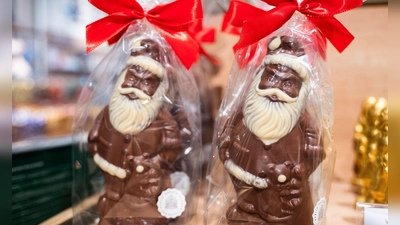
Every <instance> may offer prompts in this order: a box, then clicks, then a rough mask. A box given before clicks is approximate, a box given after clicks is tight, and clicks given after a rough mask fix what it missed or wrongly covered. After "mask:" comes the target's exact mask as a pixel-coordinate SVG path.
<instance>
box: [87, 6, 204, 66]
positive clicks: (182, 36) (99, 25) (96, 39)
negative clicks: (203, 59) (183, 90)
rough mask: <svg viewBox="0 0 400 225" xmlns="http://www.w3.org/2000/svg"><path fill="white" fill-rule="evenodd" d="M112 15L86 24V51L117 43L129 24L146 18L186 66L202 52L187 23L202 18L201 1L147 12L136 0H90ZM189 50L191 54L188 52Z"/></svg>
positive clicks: (159, 7)
mask: <svg viewBox="0 0 400 225" xmlns="http://www.w3.org/2000/svg"><path fill="white" fill-rule="evenodd" d="M89 2H90V3H91V4H92V5H94V6H96V7H97V8H98V9H100V10H102V11H104V12H106V13H108V14H109V15H108V16H106V17H104V18H102V19H99V20H97V21H95V22H93V23H91V24H89V25H87V26H86V52H87V53H88V52H90V51H92V50H93V49H95V48H96V47H98V46H99V45H101V44H102V43H104V42H106V41H108V43H109V44H113V43H115V42H117V41H118V40H119V39H120V38H121V36H122V35H123V34H124V33H125V31H126V29H128V26H129V25H130V24H131V23H132V22H134V21H136V20H140V19H144V18H146V19H147V21H149V22H150V23H151V24H152V25H153V26H154V27H155V28H156V29H157V30H158V31H159V32H160V34H161V35H162V36H163V37H164V38H165V40H166V41H167V42H168V43H169V45H170V46H171V48H172V50H174V52H175V54H176V55H177V56H178V57H179V59H180V60H181V62H182V63H183V65H185V67H186V68H188V69H189V68H190V66H191V65H192V63H193V62H194V61H196V59H197V57H198V54H199V46H198V44H197V43H196V41H195V40H194V39H193V38H192V37H191V36H190V35H189V34H188V33H187V32H186V31H187V28H188V26H189V25H190V24H191V23H193V22H196V21H198V20H200V19H202V18H203V11H202V7H201V1H200V0H177V1H174V2H172V3H170V4H164V5H159V6H156V7H154V8H153V9H151V10H149V11H147V12H146V11H144V9H143V8H142V7H141V6H140V4H139V3H137V2H136V0H111V1H110V0H89ZM188 53H190V54H188Z"/></svg>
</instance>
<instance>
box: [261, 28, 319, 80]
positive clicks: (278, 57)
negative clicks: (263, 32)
mask: <svg viewBox="0 0 400 225" xmlns="http://www.w3.org/2000/svg"><path fill="white" fill-rule="evenodd" d="M264 64H266V65H267V64H280V65H283V66H286V67H288V68H291V69H293V70H294V71H295V72H296V73H297V74H298V75H299V76H300V78H301V79H302V80H303V82H307V81H308V79H309V77H310V73H311V65H310V62H309V60H308V57H307V55H306V54H305V52H304V48H303V47H302V44H301V43H300V41H299V40H298V39H297V38H296V37H293V36H286V35H284V36H275V37H272V38H271V40H270V41H269V43H268V52H267V55H266V56H265V57H264Z"/></svg>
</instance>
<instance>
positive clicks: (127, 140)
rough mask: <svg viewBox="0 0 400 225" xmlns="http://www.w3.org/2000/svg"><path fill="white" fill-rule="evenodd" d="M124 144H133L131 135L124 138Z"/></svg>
mask: <svg viewBox="0 0 400 225" xmlns="http://www.w3.org/2000/svg"><path fill="white" fill-rule="evenodd" d="M124 142H125V143H126V144H128V143H129V142H131V136H130V135H125V137H124Z"/></svg>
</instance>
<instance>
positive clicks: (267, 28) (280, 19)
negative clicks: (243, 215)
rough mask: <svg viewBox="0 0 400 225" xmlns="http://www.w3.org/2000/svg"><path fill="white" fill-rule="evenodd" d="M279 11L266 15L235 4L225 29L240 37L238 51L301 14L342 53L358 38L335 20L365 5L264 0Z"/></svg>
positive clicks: (351, 0)
mask: <svg viewBox="0 0 400 225" xmlns="http://www.w3.org/2000/svg"><path fill="white" fill-rule="evenodd" d="M262 1H263V2H265V3H267V4H268V5H271V6H275V8H273V9H271V10H269V11H264V10H262V9H259V8H256V7H255V6H252V5H250V4H247V3H245V2H241V1H238V0H232V1H231V4H230V7H229V9H228V12H227V13H226V15H225V18H224V21H223V25H222V29H223V30H224V31H226V32H231V33H236V34H238V33H240V34H241V35H240V38H239V41H238V43H236V45H235V46H234V51H235V52H236V51H237V50H239V49H241V48H244V47H247V46H251V45H252V44H254V43H256V42H258V41H259V40H261V39H263V38H264V37H266V36H268V35H269V34H271V33H272V32H274V31H275V30H277V29H279V28H280V27H282V26H283V25H284V24H285V23H286V21H288V20H289V19H290V18H291V17H292V15H293V13H294V12H295V11H296V10H297V11H299V12H301V13H302V14H304V15H306V16H307V18H308V19H309V20H310V21H311V22H312V23H314V25H315V26H316V27H318V29H319V30H320V31H321V33H322V34H323V35H324V36H325V37H326V38H327V39H328V40H329V41H330V42H331V43H332V45H333V46H334V47H335V48H336V49H337V50H338V51H339V52H342V51H343V50H344V49H345V48H346V47H347V46H348V45H349V44H350V43H351V42H352V40H353V39H354V36H353V35H352V34H351V33H350V32H349V31H348V30H347V29H346V28H345V27H344V26H343V25H342V24H341V23H340V22H339V21H338V20H337V19H336V18H335V17H334V15H336V14H339V13H342V12H346V11H348V10H351V9H353V8H356V7H358V6H361V5H362V0H304V1H303V2H301V3H300V4H298V3H297V1H296V0H262Z"/></svg>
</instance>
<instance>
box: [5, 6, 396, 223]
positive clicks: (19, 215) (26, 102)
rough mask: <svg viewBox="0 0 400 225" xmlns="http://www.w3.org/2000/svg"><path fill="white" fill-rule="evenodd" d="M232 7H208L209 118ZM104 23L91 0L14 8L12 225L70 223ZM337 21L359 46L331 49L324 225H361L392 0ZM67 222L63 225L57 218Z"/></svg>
mask: <svg viewBox="0 0 400 225" xmlns="http://www.w3.org/2000/svg"><path fill="white" fill-rule="evenodd" d="M228 2H229V1H226V0H206V1H204V11H205V12H206V15H205V20H204V23H205V26H212V27H215V28H216V30H217V32H216V39H215V42H214V43H207V44H204V45H203V47H204V49H205V50H206V51H207V53H209V54H210V55H211V56H212V57H214V58H215V59H217V60H218V61H219V64H218V65H212V66H211V68H212V69H205V70H204V71H208V72H209V74H205V76H207V79H204V80H207V83H206V84H204V83H202V87H203V88H204V90H210V89H211V90H212V93H213V94H212V95H208V97H209V98H211V100H212V102H213V103H212V104H211V107H210V108H209V110H210V111H211V112H209V114H210V115H212V116H211V117H214V116H215V115H216V112H217V111H218V103H219V102H220V101H221V98H222V96H223V93H224V89H225V85H226V83H227V79H228V75H229V71H230V68H231V64H232V61H233V51H232V46H233V45H234V44H235V42H236V41H237V40H238V37H236V36H233V35H229V34H224V33H221V32H219V29H220V24H221V21H222V14H223V13H224V11H225V10H226V7H227V5H228ZM250 2H255V1H250ZM103 16H104V13H103V12H101V11H100V10H98V9H96V8H95V7H93V6H92V5H90V4H89V3H88V1H86V0H57V1H54V0H14V1H13V5H12V142H13V143H12V157H13V159H12V163H13V165H12V224H39V223H43V222H45V221H46V220H47V224H61V223H63V222H64V221H67V218H70V217H71V215H72V212H71V211H68V209H69V207H70V206H71V189H70V187H71V182H72V179H73V178H72V166H73V162H72V156H71V145H72V144H73V143H71V140H72V138H71V128H72V120H73V116H74V113H75V103H76V102H77V100H78V97H79V95H80V93H81V90H82V87H83V85H85V81H86V79H87V78H88V76H89V75H90V71H92V70H93V69H94V68H95V66H96V65H97V64H98V63H99V62H100V60H101V59H102V58H103V57H104V56H105V54H106V53H107V51H108V50H109V49H110V47H109V46H107V45H105V44H103V45H102V46H100V47H99V48H97V49H96V50H94V51H93V52H91V53H90V54H88V55H86V54H85V26H86V25H87V24H89V23H91V22H93V21H95V20H96V19H99V18H101V17H103ZM336 18H337V19H338V20H339V21H341V22H342V23H343V25H344V26H345V27H347V29H348V30H350V32H351V33H352V34H353V35H354V36H355V37H356V38H355V40H354V41H353V43H352V44H351V45H350V46H349V47H348V48H347V49H346V50H345V51H344V52H343V53H342V54H339V53H338V52H337V51H336V50H335V49H334V48H333V47H332V45H330V44H328V55H327V62H328V65H329V67H330V70H331V79H332V83H333V85H334V89H335V125H334V131H335V134H334V135H335V136H334V138H335V145H336V151H337V157H336V166H335V171H334V180H333V183H332V188H331V197H330V202H329V206H328V223H327V224H329V225H330V224H342V225H347V224H356V222H357V216H358V214H357V211H356V208H355V202H356V200H357V199H358V198H359V194H360V193H359V192H357V188H356V187H355V185H354V179H355V176H356V171H355V170H354V166H355V162H356V160H357V151H356V146H355V141H356V139H355V138H356V137H355V135H356V125H357V124H359V123H360V116H362V107H363V102H364V101H365V100H366V99H367V98H368V97H371V96H373V97H376V98H384V99H387V97H388V86H389V82H388V75H389V74H390V73H393V71H391V70H390V68H389V66H388V50H389V46H388V43H387V42H386V38H387V36H388V35H389V34H388V4H387V1H382V0H368V1H367V2H366V3H365V5H364V6H362V7H360V8H357V9H355V10H352V11H349V12H346V13H343V14H340V15H338V16H336ZM208 64H210V62H208ZM208 68H209V67H208ZM202 71H203V70H202ZM193 72H194V73H195V72H196V71H195V70H194V71H193ZM201 91H202V90H200V92H201ZM205 93H207V92H205ZM210 123H211V124H212V121H211V122H210ZM203 127H204V124H203ZM210 129H211V130H212V128H210ZM65 210H67V211H65ZM60 214H62V216H64V219H61V220H59V221H63V222H54V221H55V220H51V219H54V218H55V217H57V216H59V215H60ZM45 223H46V222H45Z"/></svg>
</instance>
